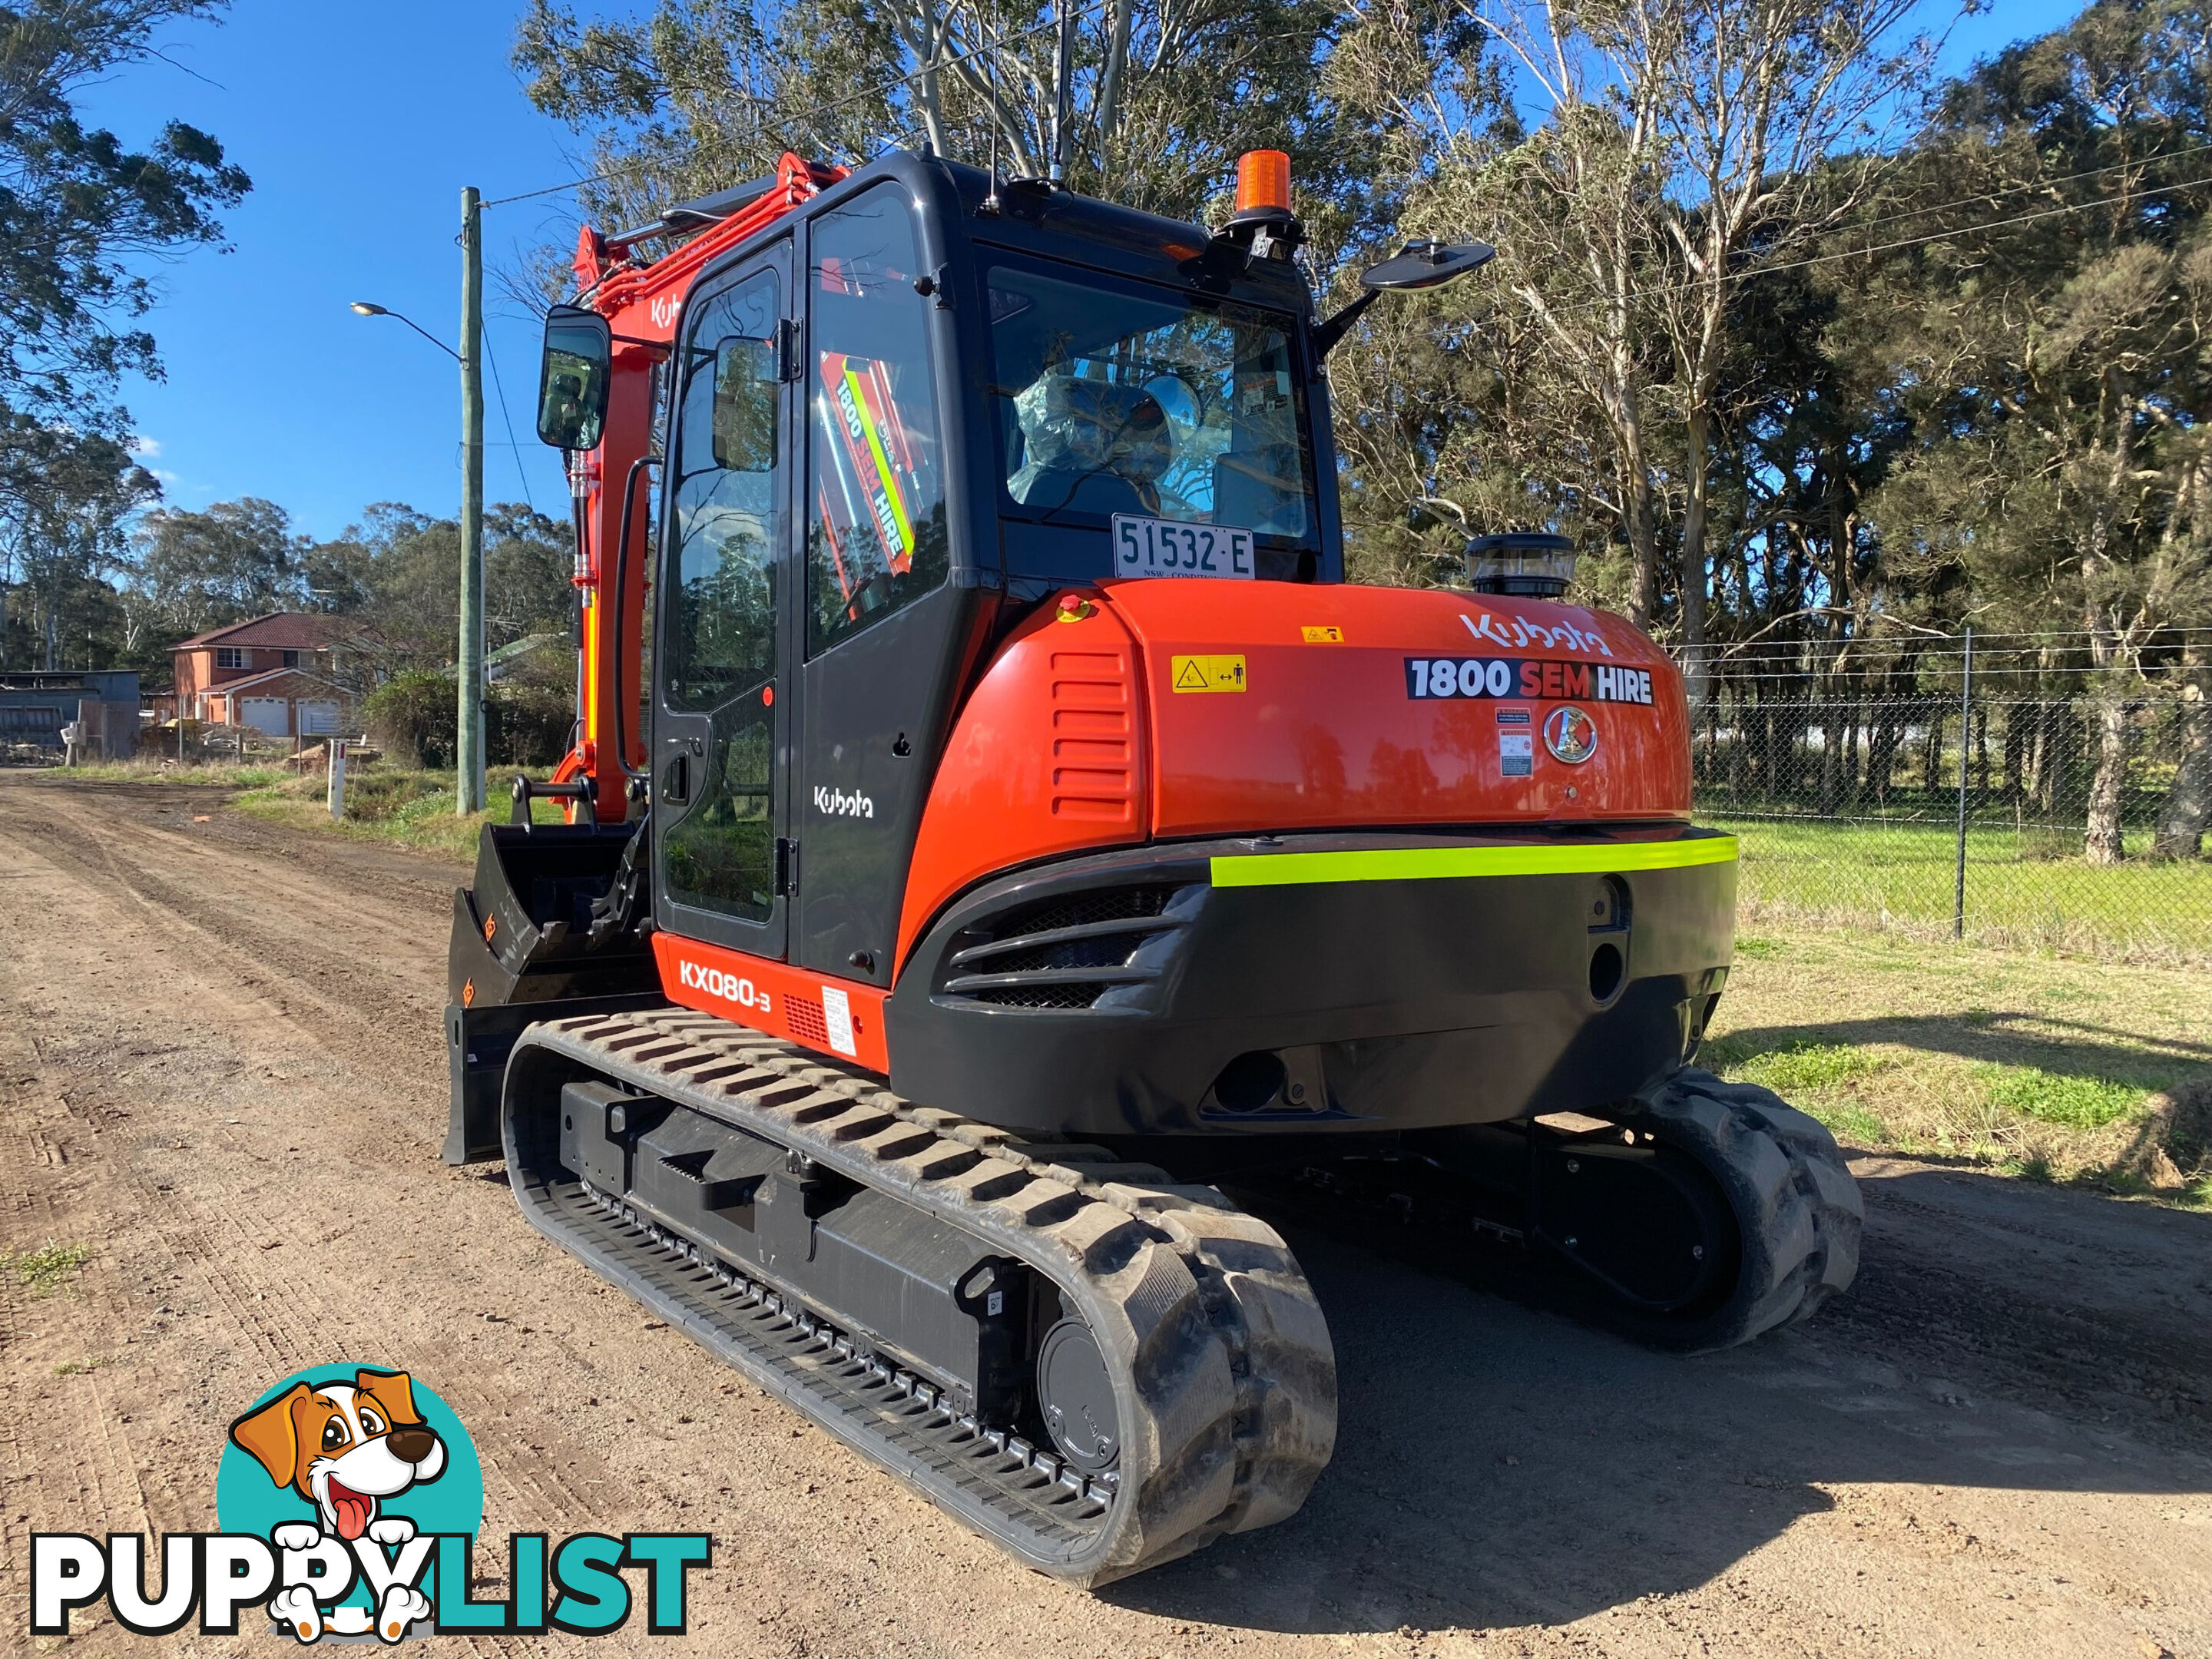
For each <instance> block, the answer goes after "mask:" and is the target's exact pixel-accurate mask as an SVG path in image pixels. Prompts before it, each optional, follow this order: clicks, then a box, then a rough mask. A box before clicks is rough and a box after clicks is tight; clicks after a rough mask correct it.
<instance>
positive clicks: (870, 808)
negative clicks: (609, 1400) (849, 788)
mask: <svg viewBox="0 0 2212 1659" xmlns="http://www.w3.org/2000/svg"><path fill="white" fill-rule="evenodd" d="M814 810H815V811H817V812H820V813H823V814H824V815H825V816H827V817H833V818H872V817H875V815H876V804H875V802H874V801H873V800H872V799H869V798H868V797H867V796H866V795H864V794H862V793H860V791H859V790H857V789H855V790H854V792H853V793H851V794H849V795H848V794H847V793H845V792H844V791H843V790H842V789H832V788H830V787H829V786H828V785H827V784H817V786H816V787H815V790H814Z"/></svg>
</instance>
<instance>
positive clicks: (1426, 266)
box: [1359, 242, 1498, 293]
mask: <svg viewBox="0 0 2212 1659" xmlns="http://www.w3.org/2000/svg"><path fill="white" fill-rule="evenodd" d="M1497 257H1498V250H1497V249H1496V248H1494V247H1492V246H1491V245H1490V244H1489V243H1487V242H1408V243H1407V244H1406V246H1404V248H1402V249H1401V250H1400V251H1399V252H1397V253H1396V254H1395V255H1394V256H1393V257H1391V258H1388V259H1385V260H1384V261H1383V263H1382V264H1379V265H1370V266H1368V267H1367V269H1366V270H1363V271H1361V272H1360V273H1359V286H1360V287H1362V288H1364V289H1381V290H1383V291H1384V292H1386V293H1387V292H1392V291H1395V290H1398V289H1418V288H1442V287H1443V285H1444V284H1445V283H1449V282H1450V281H1451V280H1452V279H1453V278H1454V277H1455V276H1466V275H1467V273H1468V271H1470V270H1476V269H1477V268H1479V267H1480V266H1483V265H1486V264H1489V263H1490V262H1491V261H1492V259H1494V258H1497Z"/></svg>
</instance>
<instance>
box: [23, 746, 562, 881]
mask: <svg viewBox="0 0 2212 1659" xmlns="http://www.w3.org/2000/svg"><path fill="white" fill-rule="evenodd" d="M515 770H516V769H514V768H507V769H501V770H499V771H497V772H495V773H494V774H493V775H492V776H491V778H490V780H489V789H490V792H491V793H492V796H493V805H491V806H489V808H487V809H486V810H485V811H481V812H473V813H471V814H469V815H467V816H466V817H463V816H462V815H460V814H459V813H457V812H455V811H453V792H454V787H455V785H454V775H453V773H452V772H449V771H434V770H426V769H422V768H417V767H406V766H397V765H393V764H391V763H387V762H385V761H372V762H370V763H367V764H365V765H359V764H357V765H354V766H349V768H348V769H347V772H346V800H345V817H344V818H343V820H338V821H333V820H332V819H331V815H330V807H329V789H328V785H327V782H326V781H325V776H324V775H323V774H322V773H321V772H319V771H309V772H308V773H307V774H306V775H304V776H303V775H299V774H297V773H295V772H293V771H292V770H291V769H289V768H287V767H270V766H260V765H229V764H216V765H209V766H163V765H162V764H161V763H159V762H149V761H145V760H140V761H134V762H127V763H118V764H111V765H104V766H80V767H75V768H72V769H70V770H68V771H67V772H65V773H64V772H59V771H57V772H56V773H55V774H54V775H55V776H56V777H66V778H68V779H69V780H70V781H79V780H92V781H108V782H135V783H149V782H160V783H165V784H167V783H180V784H188V785H193V786H199V787H208V788H210V789H222V790H226V791H228V792H229V800H228V805H232V806H235V807H236V808H238V809H239V811H242V812H247V813H250V814H252V816H253V817H258V818H264V819H266V820H269V821H270V822H272V823H282V824H285V825H287V826H289V827H290V828H292V829H306V830H313V831H317V832H319V833H321V834H325V835H332V834H335V835H341V836H347V837H349V839H352V840H356V841H370V842H382V843H384V844H386V845H387V846H400V847H404V848H409V849H410V850H411V851H415V852H422V853H432V854H443V855H445V856H447V857H451V858H454V859H458V860H468V859H471V858H473V857H475V856H476V849H477V840H478V839H479V836H480V833H481V831H482V829H483V826H484V825H485V824H487V823H506V822H507V815H508V813H509V812H510V811H512V810H513V809H512V807H511V805H510V804H509V803H508V800H507V791H506V786H507V783H508V781H510V780H511V779H512V778H513V775H514V772H515ZM523 770H526V771H528V772H529V773H530V775H532V777H536V778H539V779H543V778H544V777H545V776H547V775H548V774H547V773H546V771H545V770H544V769H542V768H524V769H523ZM531 817H532V820H533V821H534V822H536V823H559V822H560V821H561V810H560V808H559V807H557V806H556V805H552V804H551V803H550V802H546V801H533V802H532V803H531Z"/></svg>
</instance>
